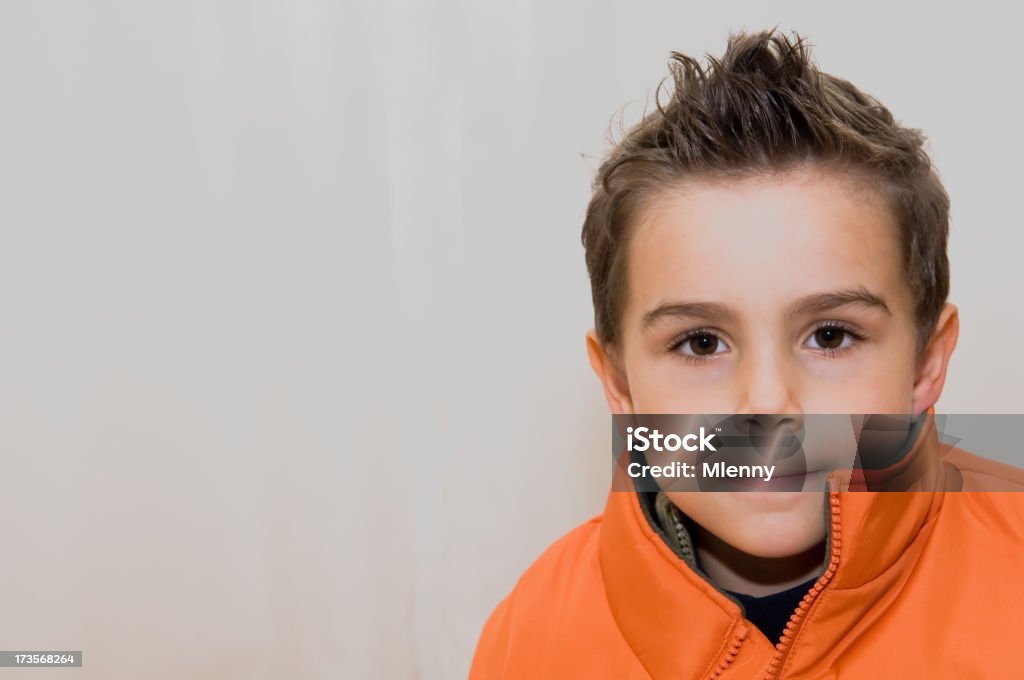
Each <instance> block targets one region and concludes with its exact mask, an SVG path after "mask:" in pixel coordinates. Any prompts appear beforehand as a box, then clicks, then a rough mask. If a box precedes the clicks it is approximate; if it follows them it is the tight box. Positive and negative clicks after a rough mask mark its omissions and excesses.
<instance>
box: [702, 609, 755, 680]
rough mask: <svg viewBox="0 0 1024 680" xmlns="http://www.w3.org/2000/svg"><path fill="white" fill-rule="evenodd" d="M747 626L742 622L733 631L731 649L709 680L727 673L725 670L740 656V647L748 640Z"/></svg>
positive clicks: (727, 651) (712, 672)
mask: <svg viewBox="0 0 1024 680" xmlns="http://www.w3.org/2000/svg"><path fill="white" fill-rule="evenodd" d="M747 633H749V630H748V629H747V624H746V623H745V622H743V621H742V620H741V621H739V622H738V623H737V624H736V628H735V629H734V631H733V638H732V641H731V642H729V648H728V649H727V650H726V651H725V656H723V657H722V660H721V661H719V662H718V666H717V667H716V668H715V670H713V671H711V675H709V676H708V680H715V678H717V677H718V676H720V675H721V674H722V673H724V672H725V669H726V668H728V667H729V664H731V663H732V662H733V661H734V660H735V659H736V655H737V654H739V651H740V645H742V644H743V641H744V640H746V639H747Z"/></svg>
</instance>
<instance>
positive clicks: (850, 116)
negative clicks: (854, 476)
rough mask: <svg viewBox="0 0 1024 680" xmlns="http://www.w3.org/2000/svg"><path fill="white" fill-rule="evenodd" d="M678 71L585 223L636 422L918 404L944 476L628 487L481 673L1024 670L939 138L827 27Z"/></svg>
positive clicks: (601, 306) (1008, 532)
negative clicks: (955, 289) (883, 482)
mask: <svg viewBox="0 0 1024 680" xmlns="http://www.w3.org/2000/svg"><path fill="white" fill-rule="evenodd" d="M672 75H673V81H674V89H673V90H672V93H671V98H670V101H669V102H667V103H665V102H661V103H660V104H661V105H660V106H659V107H658V110H657V111H655V112H653V113H652V114H650V115H648V116H647V117H645V119H644V120H643V121H641V123H640V124H639V125H637V126H636V127H635V128H634V129H632V130H631V131H630V133H629V134H628V136H627V137H626V138H625V139H624V140H623V141H622V142H620V143H619V144H618V145H617V146H616V147H615V148H614V149H613V150H612V151H611V153H610V155H609V157H608V158H607V159H606V160H605V162H604V163H603V164H602V166H601V168H600V170H599V172H598V177H597V179H596V181H595V184H594V195H593V198H592V200H591V202H590V206H589V209H588V212H587V217H586V221H585V224H584V227H583V244H584V246H585V249H586V261H587V267H588V270H589V273H590V277H591V283H592V291H593V301H594V308H595V329H594V330H592V331H591V332H590V333H589V334H588V335H587V352H588V355H589V357H590V363H591V366H592V367H593V369H594V371H595V373H596V374H597V376H598V377H599V378H600V380H601V384H602V385H603V388H604V393H605V397H606V399H607V401H608V406H609V408H610V409H611V411H612V413H614V414H658V413H663V414H672V413H677V414H702V413H729V414H792V415H793V416H794V417H800V416H802V414H815V413H818V414H908V415H910V416H911V417H919V418H920V422H921V423H923V425H922V426H921V427H920V428H919V430H920V431H919V432H917V433H916V434H915V437H916V439H915V440H914V441H913V447H912V451H911V453H910V454H909V455H908V456H906V459H907V460H913V461H915V466H917V468H918V473H917V476H916V479H918V480H924V481H923V482H920V483H917V484H916V485H911V486H904V487H899V488H903V489H906V488H911V489H914V490H911V491H907V490H903V491H897V492H889V491H873V490H868V491H854V490H853V489H855V488H861V489H871V488H884V487H871V486H870V485H865V484H861V485H860V486H859V487H858V486H857V484H854V483H851V482H850V479H851V477H850V474H849V471H846V477H842V474H843V471H841V470H838V471H832V472H830V473H829V474H828V475H827V477H826V478H824V484H823V485H822V487H821V488H823V489H824V493H822V492H821V491H804V492H792V491H791V492H781V493H777V492H767V491H763V492H754V493H749V492H748V493H741V492H719V493H698V492H688V491H671V490H663V491H660V492H651V491H639V490H637V489H631V490H629V491H617V490H613V492H612V493H610V494H609V498H608V502H607V506H606V508H605V512H604V513H603V515H601V516H599V517H597V518H594V519H592V520H590V521H589V522H587V523H586V524H584V525H582V526H580V527H578V528H577V529H575V530H574V531H572V532H571V533H569V534H568V535H567V536H565V537H564V538H562V539H561V540H560V541H558V542H557V543H555V544H554V545H553V546H551V547H550V548H549V549H548V550H547V551H546V552H545V553H544V555H542V556H541V557H540V558H539V559H538V560H537V561H536V562H535V563H534V564H533V565H532V566H531V567H530V568H529V569H528V570H527V572H526V573H525V574H524V575H523V577H522V578H521V579H520V581H519V583H518V584H517V585H516V587H515V589H514V590H513V592H512V593H511V594H510V595H509V596H508V597H507V598H506V599H505V600H504V601H503V602H502V603H501V604H500V605H499V606H498V608H497V610H496V611H495V612H494V614H493V615H492V616H491V618H490V619H489V620H488V622H487V624H486V626H485V628H484V630H483V633H482V636H481V639H480V642H479V645H478V647H477V651H476V654H475V657H474V660H473V666H472V670H471V674H470V675H471V677H472V678H481V679H482V678H616V679H619V680H626V679H631V678H658V679H661V678H865V677H884V678H980V677H984V678H994V677H1000V678H1002V677H1005V678H1020V677H1024V656H1022V655H1020V654H1019V653H1018V649H1017V644H1018V643H1019V642H1020V641H1021V634H1020V632H1019V631H1018V629H1017V628H1016V623H1017V621H1018V619H1019V617H1020V613H1021V611H1022V610H1024V586H1022V584H1021V583H1020V581H1019V579H1018V577H1019V576H1020V575H1021V567H1022V566H1024V529H1022V527H1024V495H1018V494H1016V493H991V492H990V491H987V490H989V489H999V490H1004V491H1020V490H1024V476H1022V474H1021V471H1019V470H1017V469H1015V468H1011V467H1009V466H1004V465H1000V464H996V463H990V462H988V461H984V460H983V459H980V458H977V457H975V456H971V455H970V454H965V453H963V452H960V451H956V450H953V449H951V448H950V447H948V446H943V445H941V444H940V443H939V440H938V437H937V436H936V433H935V429H934V426H933V425H932V424H931V418H930V416H931V413H932V411H931V409H932V406H933V404H934V403H935V402H936V400H937V399H938V398H939V395H940V393H941V391H942V386H943V383H944V380H945V376H946V369H947V365H948V363H949V359H950V356H951V354H952V352H953V349H954V347H955V345H956V340H957V333H958V319H957V310H956V308H955V307H954V306H952V305H951V304H948V303H946V297H947V293H948V290H949V266H948V261H947V256H946V241H947V231H948V218H949V202H948V199H947V196H946V193H945V191H944V189H943V187H942V185H941V183H940V182H939V179H938V177H937V175H936V173H935V171H934V169H933V168H932V166H931V164H930V161H929V159H928V157H927V155H926V154H925V152H924V150H923V142H924V140H923V137H922V136H921V135H920V134H919V133H918V132H917V131H915V130H910V129H907V128H904V127H902V126H900V125H899V124H898V123H896V122H895V121H894V119H893V117H892V115H891V114H890V113H889V111H888V110H886V109H885V108H884V107H883V106H881V105H880V104H879V103H878V102H877V101H875V100H874V99H872V98H871V97H869V96H867V95H865V94H864V93H862V92H860V91H859V90H857V89H856V88H855V87H854V86H852V85H851V84H850V83H848V82H846V81H844V80H841V79H838V78H835V77H833V76H830V75H828V74H826V73H823V72H821V71H819V70H818V69H817V68H816V66H815V65H814V63H813V62H812V60H811V58H810V54H809V51H808V48H807V47H806V45H805V43H804V42H803V41H802V40H800V39H789V38H787V37H784V36H781V35H778V34H775V33H771V32H766V33H761V34H754V35H739V36H734V37H733V38H731V39H730V41H729V45H728V47H727V50H726V52H725V54H724V55H723V56H722V57H721V58H720V59H710V62H709V64H708V65H707V66H702V65H701V64H700V63H698V62H697V61H695V60H694V59H691V58H690V57H687V56H685V55H682V54H678V53H675V54H673V59H672ZM866 474H867V472H866V471H865V475H866ZM844 479H845V483H844V482H843V480H844ZM862 481H863V479H862ZM617 484H618V483H617ZM618 488H622V487H621V486H620V485H617V486H615V489H618ZM804 488H805V489H807V488H812V487H809V486H808V487H804ZM980 490H986V491H980ZM951 491H956V493H948V492H951Z"/></svg>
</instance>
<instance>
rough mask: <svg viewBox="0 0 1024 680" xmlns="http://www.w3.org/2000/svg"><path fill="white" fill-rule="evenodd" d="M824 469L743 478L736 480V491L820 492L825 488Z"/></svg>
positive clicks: (825, 473)
mask: <svg viewBox="0 0 1024 680" xmlns="http://www.w3.org/2000/svg"><path fill="white" fill-rule="evenodd" d="M827 475H828V473H827V472H825V471H824V470H816V471H814V472H807V473H805V474H799V475H787V476H784V477H772V478H771V479H770V480H768V481H765V480H763V479H744V480H736V482H735V486H736V487H737V491H753V492H757V491H771V492H800V491H807V492H822V491H824V490H825V477H826V476H827Z"/></svg>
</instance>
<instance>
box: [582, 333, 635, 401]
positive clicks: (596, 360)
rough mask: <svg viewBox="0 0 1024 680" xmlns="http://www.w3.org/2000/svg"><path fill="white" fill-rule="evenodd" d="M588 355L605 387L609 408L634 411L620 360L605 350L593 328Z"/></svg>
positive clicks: (588, 343)
mask: <svg viewBox="0 0 1024 680" xmlns="http://www.w3.org/2000/svg"><path fill="white" fill-rule="evenodd" d="M587 356H588V357H589V358H590V367H591V368H592V369H594V374H595V375H597V377H598V379H599V380H600V381H601V386H602V387H603V388H604V398H605V400H606V401H607V402H608V409H609V410H610V411H611V412H612V413H632V412H633V400H632V398H631V397H630V396H629V383H628V382H627V381H626V378H625V376H624V375H623V374H622V371H621V370H620V369H619V361H618V360H617V357H615V356H613V355H612V353H611V352H605V349H604V347H603V346H602V345H601V341H600V340H599V339H598V337H597V333H596V332H595V331H594V329H593V328H591V329H590V330H589V331H587Z"/></svg>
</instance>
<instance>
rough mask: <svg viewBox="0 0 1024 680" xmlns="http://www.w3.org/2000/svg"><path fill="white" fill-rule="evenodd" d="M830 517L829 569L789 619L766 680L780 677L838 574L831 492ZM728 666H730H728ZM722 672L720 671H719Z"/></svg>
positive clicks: (836, 504)
mask: <svg viewBox="0 0 1024 680" xmlns="http://www.w3.org/2000/svg"><path fill="white" fill-rule="evenodd" d="M828 496H829V498H828V500H829V509H830V513H829V517H830V520H831V525H832V531H831V532H830V534H829V549H830V551H831V555H830V559H829V563H828V567H827V568H826V569H825V573H823V574H822V575H821V578H819V579H818V582H817V583H815V584H814V585H813V586H812V587H811V589H810V590H809V591H807V594H806V595H804V599H803V600H801V601H800V604H799V605H797V608H796V611H795V612H793V615H792V616H790V617H789V622H787V623H786V630H784V631H783V633H782V639H781V640H779V644H777V645H775V656H774V657H772V660H771V661H770V662H769V664H768V673H767V675H766V676H765V680H774V679H775V678H777V677H778V675H779V672H780V671H781V670H782V662H783V661H785V659H786V655H787V654H788V653H789V648H790V647H791V646H792V644H793V640H794V639H795V638H796V633H797V631H798V630H799V628H800V624H801V623H803V620H804V618H806V617H807V613H808V612H809V611H810V609H811V605H813V604H814V601H815V600H817V598H818V595H819V594H821V591H822V590H824V589H825V586H827V585H828V583H829V581H831V580H832V576H834V575H835V573H836V568H837V567H838V566H839V553H840V550H841V548H842V540H841V537H840V531H839V524H840V522H839V494H838V493H836V492H834V491H830V492H829V495H828ZM726 665H728V664H726ZM719 672H720V671H719Z"/></svg>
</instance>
